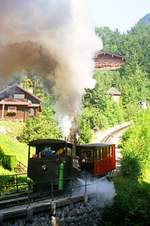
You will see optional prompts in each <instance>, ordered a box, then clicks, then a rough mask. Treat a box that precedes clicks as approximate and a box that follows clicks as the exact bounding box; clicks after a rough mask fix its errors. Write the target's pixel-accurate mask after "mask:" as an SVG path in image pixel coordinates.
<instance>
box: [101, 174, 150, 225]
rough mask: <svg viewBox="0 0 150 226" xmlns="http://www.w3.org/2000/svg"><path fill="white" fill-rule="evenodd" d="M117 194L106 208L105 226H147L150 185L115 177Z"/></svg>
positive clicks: (149, 211)
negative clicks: (111, 203)
mask: <svg viewBox="0 0 150 226" xmlns="http://www.w3.org/2000/svg"><path fill="white" fill-rule="evenodd" d="M114 182H115V187H116V189H117V196H116V197H115V200H114V203H113V205H112V206H108V207H107V208H105V209H104V213H103V216H102V222H103V224H102V225H103V226H107V225H110V226H120V225H121V226H144V225H145V226H147V225H149V216H150V202H149V199H150V186H149V184H146V183H139V182H138V181H136V180H133V179H128V178H122V177H117V178H115V181H114ZM108 216H109V217H108Z"/></svg>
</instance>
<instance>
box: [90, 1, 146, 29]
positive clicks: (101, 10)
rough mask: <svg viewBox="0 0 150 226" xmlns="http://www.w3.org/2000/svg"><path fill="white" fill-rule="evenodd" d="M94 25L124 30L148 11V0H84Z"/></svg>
mask: <svg viewBox="0 0 150 226" xmlns="http://www.w3.org/2000/svg"><path fill="white" fill-rule="evenodd" d="M86 1H87V6H88V9H89V12H90V14H91V17H92V21H93V23H94V25H95V26H108V27H110V28H111V29H113V30H114V29H116V28H117V29H119V31H121V32H126V31H127V30H129V29H130V28H131V27H133V26H134V25H135V24H136V23H137V21H138V20H139V19H141V18H142V17H143V16H145V15H146V14H148V13H150V0H86Z"/></svg>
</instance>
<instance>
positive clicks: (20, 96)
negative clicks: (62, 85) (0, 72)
mask: <svg viewBox="0 0 150 226" xmlns="http://www.w3.org/2000/svg"><path fill="white" fill-rule="evenodd" d="M40 111H41V102H40V100H39V98H37V97H36V96H34V95H33V94H32V93H30V92H28V91H27V90H25V89H23V88H21V87H20V86H19V85H18V84H14V85H12V86H8V87H7V88H6V89H4V90H2V91H1V92H0V119H5V120H13V121H26V120H27V119H28V118H30V117H33V116H36V115H37V114H38V113H39V112H40Z"/></svg>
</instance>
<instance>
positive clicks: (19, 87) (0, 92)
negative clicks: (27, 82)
mask: <svg viewBox="0 0 150 226" xmlns="http://www.w3.org/2000/svg"><path fill="white" fill-rule="evenodd" d="M14 87H17V88H18V89H20V90H21V91H23V92H24V93H26V94H28V95H29V96H31V97H33V98H34V99H35V100H37V101H39V102H41V100H40V99H39V98H38V97H36V96H35V95H33V94H32V93H30V92H28V91H27V90H25V89H24V88H22V87H21V86H19V85H18V84H13V85H12V86H8V87H7V88H6V89H4V90H2V91H0V95H1V94H3V93H4V92H7V91H8V90H9V89H12V88H14Z"/></svg>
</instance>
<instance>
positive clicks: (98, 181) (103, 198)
mask: <svg viewBox="0 0 150 226" xmlns="http://www.w3.org/2000/svg"><path fill="white" fill-rule="evenodd" d="M92 179H93V178H92ZM86 184H87V187H86V190H87V191H86V192H87V195H91V194H95V196H96V205H97V206H98V207H104V206H105V205H107V204H110V203H112V202H113V199H114V197H115V196H116V191H115V186H114V183H113V182H112V181H108V180H107V179H106V178H105V177H102V178H94V181H91V180H90V177H89V179H88V180H87V181H86ZM79 194H80V195H85V180H84V179H78V184H77V186H76V187H75V188H74V191H73V195H79Z"/></svg>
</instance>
